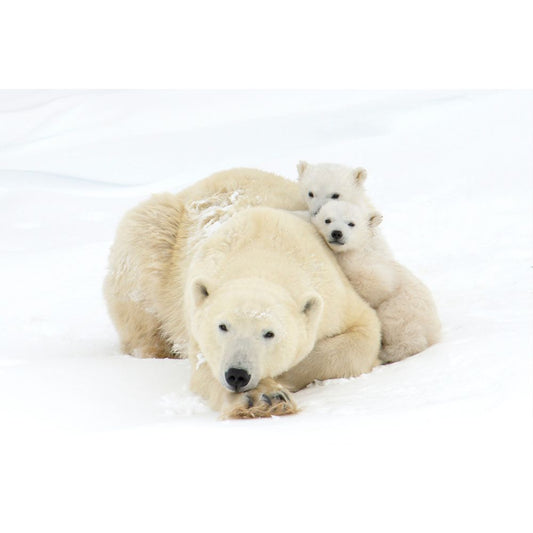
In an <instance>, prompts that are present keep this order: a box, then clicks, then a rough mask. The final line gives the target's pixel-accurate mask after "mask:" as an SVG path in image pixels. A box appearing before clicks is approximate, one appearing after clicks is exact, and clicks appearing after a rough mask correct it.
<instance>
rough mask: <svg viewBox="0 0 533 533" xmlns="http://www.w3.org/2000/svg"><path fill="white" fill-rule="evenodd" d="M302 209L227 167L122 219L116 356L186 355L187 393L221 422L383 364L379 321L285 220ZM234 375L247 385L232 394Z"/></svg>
mask: <svg viewBox="0 0 533 533" xmlns="http://www.w3.org/2000/svg"><path fill="white" fill-rule="evenodd" d="M255 206H270V207H255ZM304 207H305V206H304V205H303V204H302V202H301V201H300V200H299V191H298V186H297V184H295V183H292V182H289V181H287V180H285V179H283V178H281V177H279V176H275V175H273V174H268V173H266V172H262V171H259V170H254V169H233V170H229V171H225V172H220V173H218V174H215V175H213V176H211V177H209V178H206V179H205V180H203V181H201V182H199V183H197V184H196V185H194V186H192V187H190V188H189V189H187V190H185V191H183V192H181V193H179V194H177V195H171V194H166V195H157V196H154V197H153V198H151V199H150V200H148V201H147V202H144V203H143V204H141V205H140V206H138V207H136V208H134V209H132V210H131V211H130V212H128V213H127V214H126V216H125V217H124V219H123V220H122V222H121V224H120V226H119V228H118V231H117V236H116V240H115V243H114V245H113V248H112V250H111V254H110V269H109V274H108V276H107V278H106V282H105V289H104V292H105V296H106V299H107V303H108V307H109V311H110V314H111V317H112V319H113V322H114V323H115V326H116V328H117V330H118V332H119V335H120V338H121V342H122V347H123V350H124V351H125V352H127V353H133V354H137V355H140V356H142V357H154V356H155V357H168V356H172V355H174V356H182V357H183V356H188V357H189V358H190V360H191V369H192V376H191V388H192V389H193V390H194V391H195V392H197V393H198V394H200V395H202V396H203V397H204V398H205V399H206V400H207V401H208V402H209V404H210V405H211V406H212V407H213V408H215V409H217V410H219V411H221V412H222V414H223V416H228V417H255V416H271V415H273V414H289V413H294V412H296V411H297V407H296V404H295V403H294V400H293V399H292V398H291V395H290V392H289V391H295V390H298V389H300V388H302V387H305V386H306V385H307V384H309V383H310V382H312V381H313V380H315V379H328V378H335V377H349V376H357V375H359V374H361V373H363V372H368V371H370V370H371V369H372V368H373V367H374V366H375V365H376V364H379V360H378V352H379V344H380V341H379V339H380V331H379V321H378V319H377V316H376V313H375V311H374V310H372V308H371V307H370V306H369V305H368V304H367V303H366V302H365V301H364V300H363V299H362V298H361V297H360V296H359V295H358V294H357V293H356V292H355V291H354V289H353V288H352V286H351V285H350V283H349V281H348V280H347V279H346V277H345V275H344V274H343V272H342V270H341V268H340V266H339V264H338V263H337V261H336V259H335V257H334V255H333V254H331V252H330V250H329V249H328V248H327V246H326V245H325V243H324V242H323V239H322V238H321V237H320V235H318V233H317V232H316V230H315V228H314V227H313V225H312V224H309V223H308V222H306V221H305V220H302V219H301V218H299V217H297V216H294V215H293V214H291V213H290V212H288V211H297V210H302V209H304ZM221 324H224V325H225V326H226V330H227V331H223V330H221V328H220V325H221ZM266 332H273V333H274V334H275V335H274V336H273V337H271V336H270V335H269V336H267V337H265V333H266ZM230 367H235V368H243V369H245V370H246V371H247V372H249V374H250V375H251V380H250V383H249V385H247V386H246V387H245V388H243V389H242V390H241V391H240V392H238V393H235V392H230V390H228V384H227V383H225V372H226V370H227V369H228V368H230Z"/></svg>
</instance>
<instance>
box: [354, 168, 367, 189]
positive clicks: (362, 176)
mask: <svg viewBox="0 0 533 533" xmlns="http://www.w3.org/2000/svg"><path fill="white" fill-rule="evenodd" d="M353 177H354V180H355V183H357V184H359V185H361V184H362V183H364V181H365V180H366V168H363V167H357V168H355V169H354V171H353Z"/></svg>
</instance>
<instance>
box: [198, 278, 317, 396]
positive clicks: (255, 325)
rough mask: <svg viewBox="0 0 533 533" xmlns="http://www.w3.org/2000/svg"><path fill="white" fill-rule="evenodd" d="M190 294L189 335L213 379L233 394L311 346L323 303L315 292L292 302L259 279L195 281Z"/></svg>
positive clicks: (280, 368) (250, 386)
mask: <svg viewBox="0 0 533 533" xmlns="http://www.w3.org/2000/svg"><path fill="white" fill-rule="evenodd" d="M190 291H191V292H190V294H189V296H190V297H191V298H192V302H193V309H194V311H193V313H192V316H191V317H190V318H191V334H192V335H193V337H194V339H195V340H196V342H197V343H198V346H199V347H200V350H201V352H202V355H203V356H204V358H205V360H206V361H207V363H208V364H209V367H210V369H211V371H212V372H213V375H214V376H215V377H216V378H217V379H218V380H219V381H220V383H222V385H223V386H224V387H226V388H227V389H229V390H230V391H232V392H242V391H247V390H250V389H253V388H255V387H256V386H257V385H258V383H259V381H260V380H261V379H263V378H266V377H275V376H277V375H279V374H282V373H283V372H285V371H287V370H289V369H290V368H292V367H293V366H294V365H296V364H297V363H299V362H300V361H301V360H302V359H303V358H304V357H305V356H306V355H307V354H308V353H309V352H310V351H311V350H312V348H313V346H314V344H315V341H316V338H317V330H318V324H319V322H320V318H321V316H322V308H323V301H322V298H321V296H320V295H319V294H318V293H316V292H314V291H311V292H308V293H306V294H303V295H302V296H301V298H294V297H293V296H292V295H291V294H290V293H289V292H288V291H287V289H285V288H284V287H282V286H280V285H277V284H275V283H272V282H270V281H267V280H265V279H260V278H243V279H236V280H235V279H234V280H231V281H227V282H225V283H216V282H214V281H212V280H207V279H202V278H196V279H194V280H193V281H192V283H191V286H190Z"/></svg>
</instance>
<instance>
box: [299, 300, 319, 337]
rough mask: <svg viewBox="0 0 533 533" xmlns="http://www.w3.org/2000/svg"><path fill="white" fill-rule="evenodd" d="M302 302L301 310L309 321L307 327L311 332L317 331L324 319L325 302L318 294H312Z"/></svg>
mask: <svg viewBox="0 0 533 533" xmlns="http://www.w3.org/2000/svg"><path fill="white" fill-rule="evenodd" d="M302 302H303V304H302V306H301V310H302V313H303V314H304V315H305V318H306V320H307V327H308V329H309V330H310V331H315V330H316V328H317V326H318V322H319V320H320V318H321V317H322V309H323V307H324V301H323V300H322V297H321V296H320V294H318V293H317V292H310V293H307V294H306V295H305V296H304V298H303V299H302Z"/></svg>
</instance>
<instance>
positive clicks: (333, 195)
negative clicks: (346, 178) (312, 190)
mask: <svg viewBox="0 0 533 533" xmlns="http://www.w3.org/2000/svg"><path fill="white" fill-rule="evenodd" d="M331 197H332V198H333V199H334V200H338V199H339V198H340V194H339V193H338V192H335V193H333V194H332V195H331Z"/></svg>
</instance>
